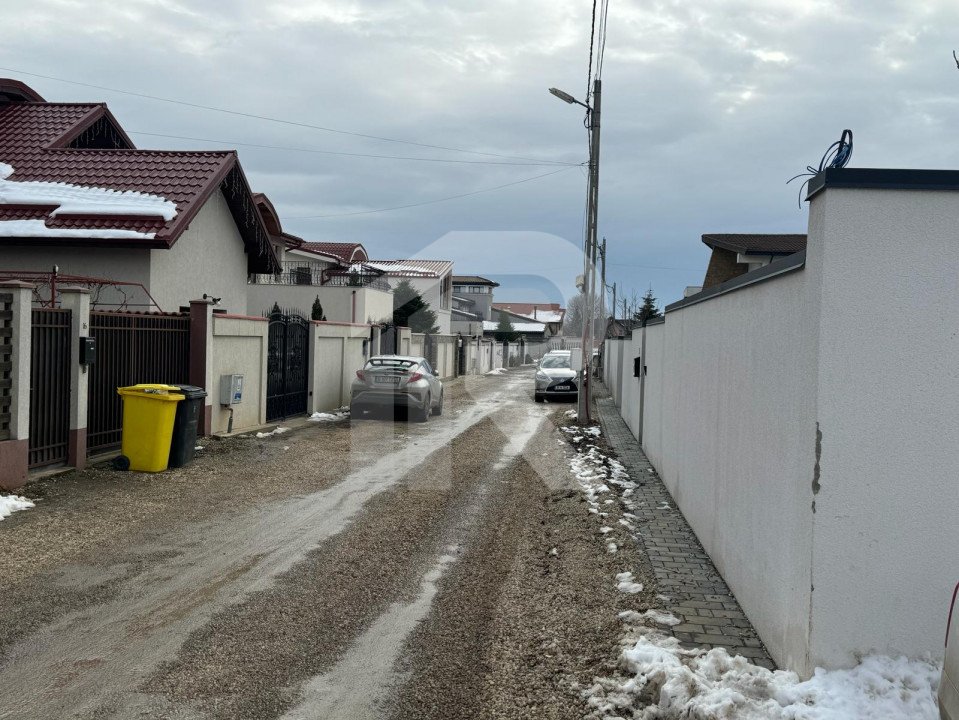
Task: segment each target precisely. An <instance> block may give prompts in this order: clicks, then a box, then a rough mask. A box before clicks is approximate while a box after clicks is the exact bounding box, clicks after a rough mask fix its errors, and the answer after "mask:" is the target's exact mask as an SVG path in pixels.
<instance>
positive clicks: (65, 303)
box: [58, 287, 90, 469]
mask: <svg viewBox="0 0 959 720" xmlns="http://www.w3.org/2000/svg"><path fill="white" fill-rule="evenodd" d="M58 292H59V293H60V306H61V307H62V308H63V309H64V310H69V311H70V388H71V392H70V435H69V437H68V441H67V465H72V466H73V467H75V468H77V469H82V468H84V467H86V464H87V394H88V390H89V387H90V375H89V373H88V370H89V368H88V367H87V366H86V365H81V364H80V338H81V337H86V336H88V335H89V334H90V291H89V290H87V289H86V288H82V287H61V288H58Z"/></svg>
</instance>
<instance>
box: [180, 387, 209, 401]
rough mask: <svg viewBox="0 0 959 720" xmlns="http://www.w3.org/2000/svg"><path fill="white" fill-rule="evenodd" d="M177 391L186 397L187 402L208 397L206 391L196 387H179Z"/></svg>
mask: <svg viewBox="0 0 959 720" xmlns="http://www.w3.org/2000/svg"><path fill="white" fill-rule="evenodd" d="M176 390H177V392H179V393H182V394H183V395H184V396H186V399H187V400H194V399H196V398H205V397H206V390H204V389H203V388H201V387H197V386H196V385H177V386H176Z"/></svg>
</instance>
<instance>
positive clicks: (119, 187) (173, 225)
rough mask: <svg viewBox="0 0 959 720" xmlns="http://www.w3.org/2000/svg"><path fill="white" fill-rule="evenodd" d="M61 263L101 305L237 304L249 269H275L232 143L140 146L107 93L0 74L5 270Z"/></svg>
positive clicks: (21, 272)
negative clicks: (58, 95)
mask: <svg viewBox="0 0 959 720" xmlns="http://www.w3.org/2000/svg"><path fill="white" fill-rule="evenodd" d="M54 267H56V268H57V272H58V273H59V274H60V275H61V276H65V277H63V278H62V280H61V282H66V283H70V284H76V283H78V282H79V283H81V284H86V285H88V286H89V287H93V288H95V293H94V294H93V302H94V303H95V304H98V305H105V306H110V305H112V306H114V307H125V308H127V309H136V310H150V309H152V310H157V309H162V310H167V311H169V310H176V309H178V308H179V307H180V306H181V305H183V304H185V303H186V302H188V301H189V300H191V299H196V298H198V297H200V296H201V295H203V294H204V293H206V294H208V295H210V296H214V297H217V298H220V304H221V305H222V306H224V307H226V308H227V309H229V310H231V311H233V312H240V313H245V312H246V311H247V277H248V276H249V275H250V274H252V273H275V272H278V271H279V270H280V266H279V261H278V258H277V256H276V251H275V246H274V243H273V242H271V239H270V237H269V233H268V231H267V229H266V227H265V225H264V223H263V220H262V218H261V215H260V213H259V212H258V211H257V208H256V203H255V200H254V198H253V194H252V193H251V191H250V187H249V185H248V183H247V180H246V177H245V175H244V173H243V169H242V168H241V167H240V162H239V160H238V158H237V155H236V152H234V151H198V152H193V151H166V150H138V149H136V148H135V147H134V144H133V142H132V141H131V140H130V138H129V137H128V136H127V134H126V132H124V130H123V128H122V127H121V126H120V124H119V122H117V120H116V118H115V117H114V116H113V115H112V114H111V113H110V111H109V110H108V109H107V107H106V105H105V104H103V103H48V102H46V101H44V99H43V98H42V97H41V96H40V95H38V94H37V93H36V92H35V91H33V90H32V89H31V88H29V87H28V86H26V85H24V84H23V83H20V82H18V81H15V80H0V278H4V279H11V278H17V277H19V278H21V279H26V280H30V281H32V282H40V283H43V282H44V280H43V277H44V276H43V273H49V272H50V271H51V270H52V269H53V268H54ZM104 281H108V282H104Z"/></svg>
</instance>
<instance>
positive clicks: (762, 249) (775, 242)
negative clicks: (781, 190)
mask: <svg viewBox="0 0 959 720" xmlns="http://www.w3.org/2000/svg"><path fill="white" fill-rule="evenodd" d="M703 242H704V243H705V244H706V245H708V246H709V247H711V248H717V247H718V248H723V249H724V250H732V251H733V252H737V253H744V254H753V255H792V254H793V253H797V252H799V251H800V250H805V249H806V236H805V235H786V234H778V235H776V234H769V233H757V234H746V233H726V234H723V233H719V234H717V233H710V234H708V235H703Z"/></svg>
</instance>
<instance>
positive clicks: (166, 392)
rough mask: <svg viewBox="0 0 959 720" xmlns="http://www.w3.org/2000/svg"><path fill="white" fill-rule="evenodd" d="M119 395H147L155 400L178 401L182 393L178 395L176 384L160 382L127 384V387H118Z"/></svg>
mask: <svg viewBox="0 0 959 720" xmlns="http://www.w3.org/2000/svg"><path fill="white" fill-rule="evenodd" d="M117 393H118V394H119V395H147V396H150V397H153V398H156V399H157V400H172V401H174V402H180V401H181V400H183V395H180V394H179V393H180V388H178V387H177V386H176V385H164V384H162V383H141V384H139V385H129V386H127V387H118V388H117Z"/></svg>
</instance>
